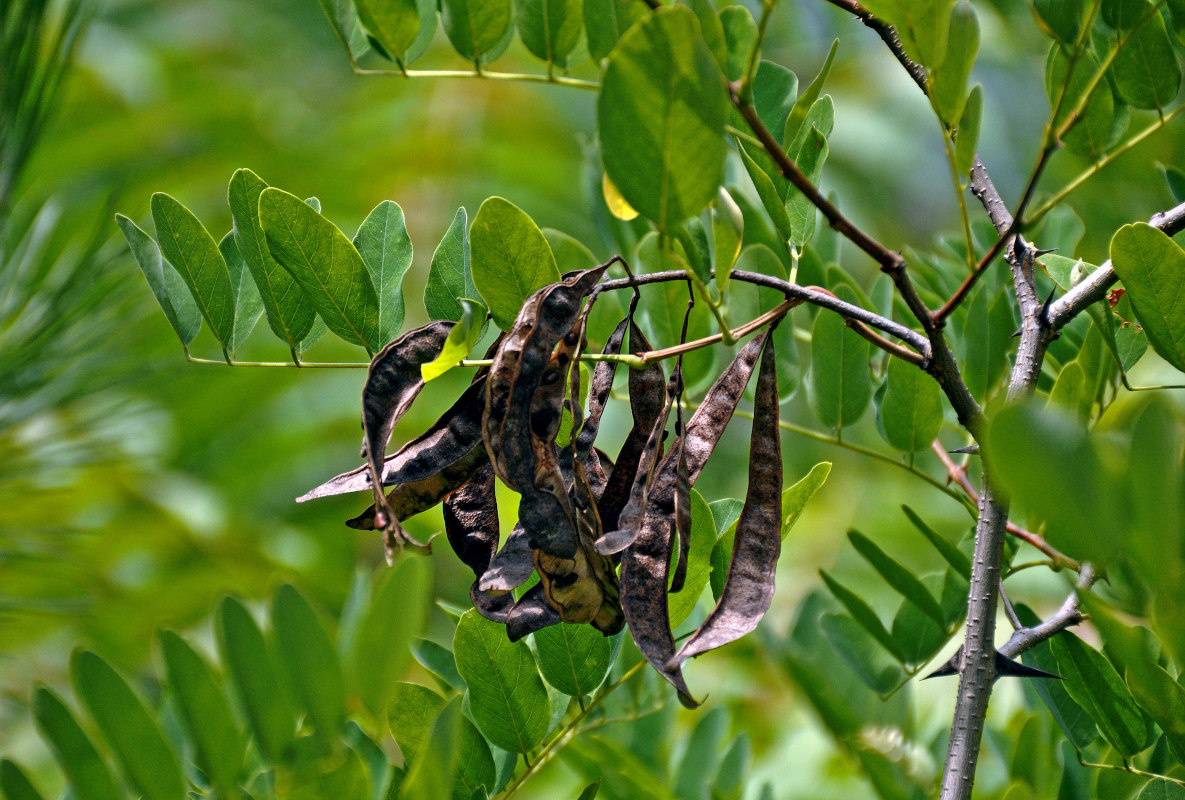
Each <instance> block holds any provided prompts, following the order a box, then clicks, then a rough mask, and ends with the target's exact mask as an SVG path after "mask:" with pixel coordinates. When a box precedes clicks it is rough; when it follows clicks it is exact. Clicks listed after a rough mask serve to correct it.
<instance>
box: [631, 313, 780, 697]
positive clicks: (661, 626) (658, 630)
mask: <svg viewBox="0 0 1185 800" xmlns="http://www.w3.org/2000/svg"><path fill="white" fill-rule="evenodd" d="M767 336H768V333H766V332H762V333H761V334H760V335H758V336H757V337H755V338H754V339H753V340H752V341H751V342H749V343H748V344H747V345H745V346H744V347H743V348H742V349H741V352H740V353H738V354H737V357H736V358H735V359H733V362H732V363H731V364H730V365H729V366H728V369H726V370H725V371H724V373H723V374H722V375H721V376H720V377H719V378H717V379H716V382H715V383H714V384H712V388H711V389H709V390H708V393H707V395H705V397H704V400H703V402H702V403H700V406H699V408H698V409H696V412H695V414H693V415H692V417H691V419H690V421H688V423H687V428H686V429H685V430H684V432H683V436H682V437H681V438H682V439H683V440H684V441H683V442H682V443H681V445H682V450H683V452H684V454H685V457H686V459H687V462H686V463H687V477H688V482H689V484H694V483H695V480H696V478H698V477H699V473H700V471H701V470H703V468H704V464H705V463H706V462H707V460H708V457H709V456H710V455H711V454H712V449H713V448H714V447H715V446H716V442H718V441H719V440H720V436H721V434H723V433H724V429H725V428H726V427H727V426H728V422H729V420H731V419H732V414H733V411H735V410H736V406H737V402H738V401H739V400H740V399H741V395H742V394H743V393H744V391H745V385H746V384H747V383H748V382H749V376H750V375H751V374H752V373H753V367H754V365H755V364H756V363H757V358H758V356H760V354H761V348H762V345H763V344H764V343H765V340H766V337H767ZM678 460H679V449H678V448H673V449H672V450H671V452H669V453H667V455H666V457H665V458H663V461H662V463H661V464H660V465H659V469H658V471H657V473H656V475H655V479H654V485H653V487H652V488H651V491H650V495H649V499H648V502H647V505H646V514H645V518H644V521H643V523H642V532H641V534H640V535H639V536H638V538H637V539H636V540H635V541H634V543H633V544H632V545H630V546H629V547H628V548H627V549H626V550H625V552H624V553H623V554H622V558H621V606H622V610H623V611H624V612H625V619H626V622H627V623H628V624H629V627H630V632H631V633H632V634H633V637H634V642H635V643H636V644H637V645H638V649H639V650H640V651H641V652H642V655H644V656H645V657H646V660H647V661H649V662H650V663H651V665H653V666H654V668H655V669H656V670H658V672H659V674H661V675H662V676H663V677H664V678H666V679H667V681H669V682H670V684H671V685H672V686H674V687H675V690H676V691H677V692H678V693H679V702H681V703H683V705H685V706H687V707H688V708H694V707H695V706H697V705H698V704H699V703H698V702H697V701H696V700H695V698H693V697H692V696H691V692H690V690H689V689H688V688H687V683H686V682H685V681H684V680H683V673H682V671H681V670H680V668H679V665H678V664H673V665H670V664H669V662H670V661H671V660H672V658H673V656H674V655H675V640H674V636H673V635H672V634H671V621H670V614H669V609H668V606H667V576H668V574H669V572H670V562H671V548H672V545H673V543H674V542H673V539H674V533H675V531H674V527H675V484H676V480H677V474H676V473H677V471H678Z"/></svg>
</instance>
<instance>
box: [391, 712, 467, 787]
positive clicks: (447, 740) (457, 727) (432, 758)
mask: <svg viewBox="0 0 1185 800" xmlns="http://www.w3.org/2000/svg"><path fill="white" fill-rule="evenodd" d="M463 719H464V715H463V714H462V713H461V698H460V697H454V698H453V699H452V700H450V701H448V702H447V703H445V704H444V707H443V708H441V710H440V713H438V714H437V715H436V719H435V720H434V721H433V723H432V727H431V729H430V730H429V732H428V736H427V739H426V740H425V741H424V745H423V749H422V750H421V751H420V752H419V753H417V754H416V757H415V759H414V760H413V761H411V762H410V767H409V769H408V771H407V777H406V778H404V779H403V785H402V786H400V788H399V796H400V797H401V798H407V800H441V799H442V798H444V797H449V796H451V795H452V789H453V775H454V774H455V772H456V769H457V756H458V755H459V753H458V751H459V749H460V748H459V747H458V744H459V740H460V736H461V721H462V720H463Z"/></svg>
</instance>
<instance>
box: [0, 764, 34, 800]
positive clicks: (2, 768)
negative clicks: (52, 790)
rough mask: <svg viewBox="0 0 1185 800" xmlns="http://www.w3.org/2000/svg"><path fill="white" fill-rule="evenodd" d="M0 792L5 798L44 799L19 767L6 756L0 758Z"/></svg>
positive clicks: (13, 799) (18, 799) (8, 799)
mask: <svg viewBox="0 0 1185 800" xmlns="http://www.w3.org/2000/svg"><path fill="white" fill-rule="evenodd" d="M0 794H3V795H4V797H5V798H7V800H44V798H43V797H42V796H41V792H39V791H37V789H36V787H34V786H33V783H32V781H30V780H29V778H28V776H26V775H25V773H24V772H23V771H22V770H21V768H20V767H18V766H17V765H16V764H15V763H14V762H12V761H9V760H8V759H7V758H3V759H0Z"/></svg>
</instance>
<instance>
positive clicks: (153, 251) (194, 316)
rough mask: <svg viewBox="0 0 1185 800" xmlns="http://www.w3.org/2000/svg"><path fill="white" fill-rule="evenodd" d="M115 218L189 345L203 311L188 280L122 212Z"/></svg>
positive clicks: (158, 298)
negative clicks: (188, 284) (168, 262)
mask: <svg viewBox="0 0 1185 800" xmlns="http://www.w3.org/2000/svg"><path fill="white" fill-rule="evenodd" d="M115 221H116V222H118V223H119V229H120V230H121V231H123V235H124V238H125V239H127V240H128V246H129V247H130V248H131V249H132V255H133V256H134V257H135V259H136V264H137V265H139V267H140V271H141V272H143V273H144V278H145V280H147V281H148V288H149V289H151V290H152V296H153V297H155V298H156V302H157V303H159V304H160V307H161V310H162V311H164V312H165V319H167V320H168V321H169V324H170V325H171V326H173V331H174V332H175V333H176V334H177V338H178V339H180V340H181V344H182V345H184V346H185V347H186V348H187V349H188V348H189V345H190V344H191V343H192V342H193V340H194V337H196V336H197V335H198V331H199V330H200V329H201V327H202V315H201V314H200V313H199V312H198V307H197V304H196V303H195V302H194V299H193V295H191V294H190V293H189V290H188V289H186V288H185V282H184V281H183V280H182V279H181V275H180V274H179V273H178V272H177V270H175V269H173V266H172V265H171V264H167V263H166V262H165V260H164V259H163V258H162V257H161V254H160V247H158V246H157V244H156V242H155V241H153V239H152V237H151V236H149V235H148V234H147V233H145V232H144V231H142V230H141V229H140V228H139V226H137V225H136V223H134V222H132V221H131V220H130V219H128V218H127V217H125V216H124V215H123V214H116V215H115Z"/></svg>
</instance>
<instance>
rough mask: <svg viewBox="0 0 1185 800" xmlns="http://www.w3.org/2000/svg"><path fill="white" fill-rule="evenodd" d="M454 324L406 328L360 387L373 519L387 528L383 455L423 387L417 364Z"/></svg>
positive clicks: (440, 345) (381, 353) (376, 359)
mask: <svg viewBox="0 0 1185 800" xmlns="http://www.w3.org/2000/svg"><path fill="white" fill-rule="evenodd" d="M455 324H456V323H454V322H451V321H448V320H439V321H437V322H432V323H429V324H428V325H425V326H423V327H422V328H416V329H415V330H411V331H408V332H407V333H405V334H403V335H402V336H400V337H399V338H398V339H396V340H395V341H393V342H391V343H390V344H389V345H387V346H386V347H384V348H383V349H382V350H380V351H379V353H378V355H376V356H375V357H374V359H373V360H372V361H371V362H370V369H369V370H368V371H367V374H366V386H365V387H364V388H363V390H362V429H363V431H364V432H365V438H364V443H365V447H366V465H367V472H368V474H369V476H370V482H371V486H372V487H373V489H374V498H375V505H376V507H377V512H376V514H375V522H376V523H377V525H378V527H380V528H386V527H387V526H388V523H389V522H392V521H393V520H392V519H391V513H390V512H391V509H390V508H389V507H388V506H387V502H386V499H385V498H384V497H383V481H382V477H381V471H382V463H383V454H384V451H385V450H386V449H387V441H388V440H389V439H390V438H391V432H392V431H393V430H394V429H395V423H396V422H398V420H399V418H400V417H402V416H403V415H404V414H405V413H407V409H408V408H409V407H410V406H411V403H412V401H413V400H415V398H416V395H418V394H419V393H420V390H421V389H423V388H424V378H423V377H422V376H421V375H420V366H421V365H423V364H427V363H428V362H429V361H432V360H433V359H435V358H436V357H437V356H438V355H440V351H441V349H442V348H443V347H444V342H445V339H447V338H448V334H449V331H451V330H452V329H453V325H455Z"/></svg>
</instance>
